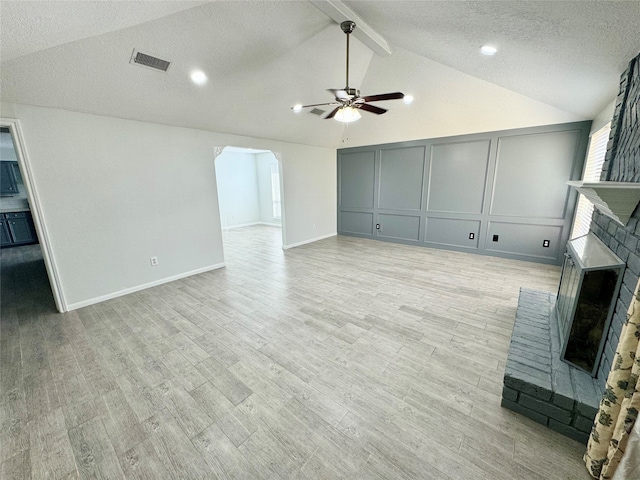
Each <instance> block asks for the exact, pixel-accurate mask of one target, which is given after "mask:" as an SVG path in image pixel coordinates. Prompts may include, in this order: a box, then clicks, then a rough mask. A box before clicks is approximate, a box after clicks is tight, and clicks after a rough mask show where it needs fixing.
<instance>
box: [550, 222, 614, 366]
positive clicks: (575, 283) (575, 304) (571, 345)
mask: <svg viewBox="0 0 640 480" xmlns="http://www.w3.org/2000/svg"><path fill="white" fill-rule="evenodd" d="M624 267H625V264H624V262H623V261H622V260H621V259H620V258H619V257H618V256H617V255H616V254H615V253H613V252H612V251H611V250H610V249H609V248H608V247H606V246H605V245H604V244H603V243H602V242H601V241H600V240H599V239H598V238H597V237H596V236H595V235H593V234H592V233H589V234H587V235H584V236H582V237H578V238H575V239H573V240H570V241H569V242H568V243H567V252H566V253H565V260H564V265H563V267H562V276H561V278H560V286H559V288H558V297H557V301H556V306H555V309H554V314H555V316H556V319H557V324H558V329H559V335H560V342H561V345H562V350H561V355H560V356H561V358H562V360H564V361H565V362H567V363H569V364H570V365H573V366H574V367H576V368H579V369H581V370H584V371H585V372H587V373H589V374H590V375H591V376H592V377H595V376H596V374H597V371H598V366H599V364H600V357H601V356H602V350H603V348H604V343H605V340H606V332H608V330H609V324H610V322H611V316H612V315H613V309H614V307H615V300H616V298H618V292H619V290H620V284H621V282H622V274H623V270H624Z"/></svg>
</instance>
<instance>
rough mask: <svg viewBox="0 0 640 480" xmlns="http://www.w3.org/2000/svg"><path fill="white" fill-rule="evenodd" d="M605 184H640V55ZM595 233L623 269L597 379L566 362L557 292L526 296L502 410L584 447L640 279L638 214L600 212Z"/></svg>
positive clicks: (625, 86)
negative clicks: (556, 315)
mask: <svg viewBox="0 0 640 480" xmlns="http://www.w3.org/2000/svg"><path fill="white" fill-rule="evenodd" d="M600 180H601V181H615V182H634V183H640V55H638V56H637V57H635V58H634V59H633V60H631V62H630V63H629V65H628V67H627V69H626V70H625V71H624V72H623V73H622V75H621V77H620V90H619V94H618V97H617V100H616V104H615V111H614V115H613V119H612V122H611V133H610V137H609V143H608V145H607V153H606V157H605V163H604V166H603V170H602V174H601V178H600ZM591 232H592V233H593V234H594V235H595V236H596V237H598V238H599V239H600V240H601V241H602V242H603V243H604V244H605V245H606V246H608V247H609V248H610V249H611V250H612V251H613V252H614V253H615V254H616V255H617V256H618V257H620V259H621V260H622V261H623V262H624V263H625V268H624V270H623V272H624V273H623V278H622V285H621V287H620V292H619V294H618V297H617V299H616V300H615V310H614V314H613V318H612V320H611V324H610V326H609V328H608V332H607V333H606V342H605V346H604V351H603V354H602V359H601V361H600V365H599V367H598V369H597V375H596V377H595V378H592V377H591V376H590V375H588V374H586V373H585V372H582V371H580V370H578V369H575V368H573V367H571V366H569V365H568V364H566V363H564V362H562V361H560V346H559V344H560V343H559V342H560V340H559V338H558V328H557V326H556V325H555V324H554V320H553V315H552V313H551V312H552V310H553V307H554V304H555V301H556V295H555V294H556V292H553V293H546V292H535V291H530V290H522V291H521V293H520V298H519V301H518V310H517V313H516V322H515V325H514V331H513V335H512V339H511V347H510V351H509V357H508V360H507V365H506V368H505V377H504V389H503V395H502V405H503V406H504V407H506V408H509V409H511V410H514V411H516V412H518V413H521V414H523V415H525V416H527V417H529V418H531V419H533V420H535V421H536V422H539V423H542V424H544V425H547V426H549V427H550V428H552V429H554V430H556V431H558V432H560V433H563V434H565V435H567V436H570V437H572V438H574V439H576V440H578V441H581V442H584V443H586V441H587V439H588V435H589V432H590V431H591V426H592V423H593V419H594V417H595V414H596V412H597V407H598V404H599V402H600V399H601V396H602V392H603V391H604V388H605V383H606V379H607V376H608V374H609V370H610V369H611V362H612V359H613V358H614V354H615V349H616V346H617V345H618V341H619V337H620V332H621V330H622V325H623V323H624V321H625V319H626V314H627V310H628V308H629V305H630V303H631V300H632V296H633V291H634V290H635V287H636V285H637V283H638V279H639V278H640V208H636V210H635V211H634V213H633V215H632V216H631V218H630V220H629V221H628V223H627V224H626V225H625V226H622V225H620V224H618V223H617V222H615V221H614V220H612V219H610V218H609V217H607V216H606V215H604V214H602V213H600V212H599V211H598V210H595V211H594V214H593V218H592V223H591Z"/></svg>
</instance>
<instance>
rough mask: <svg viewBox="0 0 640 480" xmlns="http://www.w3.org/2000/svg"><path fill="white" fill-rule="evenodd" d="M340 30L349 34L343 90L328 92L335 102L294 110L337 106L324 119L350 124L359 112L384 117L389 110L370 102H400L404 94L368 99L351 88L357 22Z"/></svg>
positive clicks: (300, 107) (349, 21) (345, 23)
mask: <svg viewBox="0 0 640 480" xmlns="http://www.w3.org/2000/svg"><path fill="white" fill-rule="evenodd" d="M340 28H341V29H342V31H343V32H344V33H346V34H347V83H346V86H345V87H344V88H343V89H340V90H338V89H329V90H328V91H329V92H331V93H333V96H334V97H335V101H333V102H328V103H315V104H312V105H296V106H295V107H292V109H293V110H294V111H296V112H299V111H300V110H302V109H303V108H307V107H320V106H324V105H332V106H333V105H335V106H336V107H335V108H334V109H333V110H331V112H329V114H328V115H327V116H326V117H324V118H325V119H329V118H334V117H335V119H336V120H337V121H339V122H344V123H349V122H355V121H356V120H358V119H359V118H360V112H359V111H358V110H364V111H365V112H370V113H374V114H376V115H382V114H383V113H385V112H386V111H387V110H386V109H384V108H380V107H377V106H375V105H370V104H369V102H380V101H383V100H399V99H401V98H404V93H401V92H393V93H381V94H377V95H367V96H366V97H361V96H360V90H358V89H356V88H350V87H349V35H351V32H353V30H354V29H355V28H356V24H355V22H352V21H351V20H347V21H344V22H342V23H341V24H340Z"/></svg>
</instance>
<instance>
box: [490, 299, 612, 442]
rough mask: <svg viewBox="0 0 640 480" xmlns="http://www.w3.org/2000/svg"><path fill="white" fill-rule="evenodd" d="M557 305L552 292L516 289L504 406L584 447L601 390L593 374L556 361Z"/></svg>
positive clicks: (503, 395) (557, 358) (557, 354)
mask: <svg viewBox="0 0 640 480" xmlns="http://www.w3.org/2000/svg"><path fill="white" fill-rule="evenodd" d="M555 301H556V296H555V295H554V294H552V293H548V292H538V291H534V290H526V289H521V290H520V297H519V299H518V310H517V313H516V322H515V325H514V327H513V335H512V337H511V346H510V348H509V356H508V358H507V365H506V368H505V375H504V388H503V390H502V406H503V407H506V408H509V409H510V410H513V411H515V412H518V413H520V414H522V415H525V416H526V417H529V418H531V419H532V420H534V421H536V422H538V423H541V424H543V425H547V426H548V427H550V428H552V429H553V430H556V431H558V432H560V433H562V434H564V435H567V436H569V437H571V438H574V439H575V440H578V441H580V442H582V443H587V439H588V437H589V432H590V431H591V426H592V425H593V419H594V417H595V415H596V412H597V410H598V404H599V403H600V399H601V397H602V392H601V388H600V385H599V383H598V381H597V380H596V379H594V378H593V377H591V375H589V374H588V373H586V372H584V371H582V370H579V369H577V368H575V367H571V366H570V365H568V364H567V363H565V362H563V361H562V360H561V359H560V354H561V349H562V347H561V343H560V337H559V335H558V326H557V324H556V323H555V322H556V317H555V315H553V308H554V306H555Z"/></svg>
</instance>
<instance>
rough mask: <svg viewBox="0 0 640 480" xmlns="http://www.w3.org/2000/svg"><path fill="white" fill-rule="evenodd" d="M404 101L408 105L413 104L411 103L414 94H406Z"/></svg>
mask: <svg viewBox="0 0 640 480" xmlns="http://www.w3.org/2000/svg"><path fill="white" fill-rule="evenodd" d="M402 101H403V102H404V103H406V104H407V105H409V104H411V103H412V102H413V95H405V96H404V97H403V98H402Z"/></svg>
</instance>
